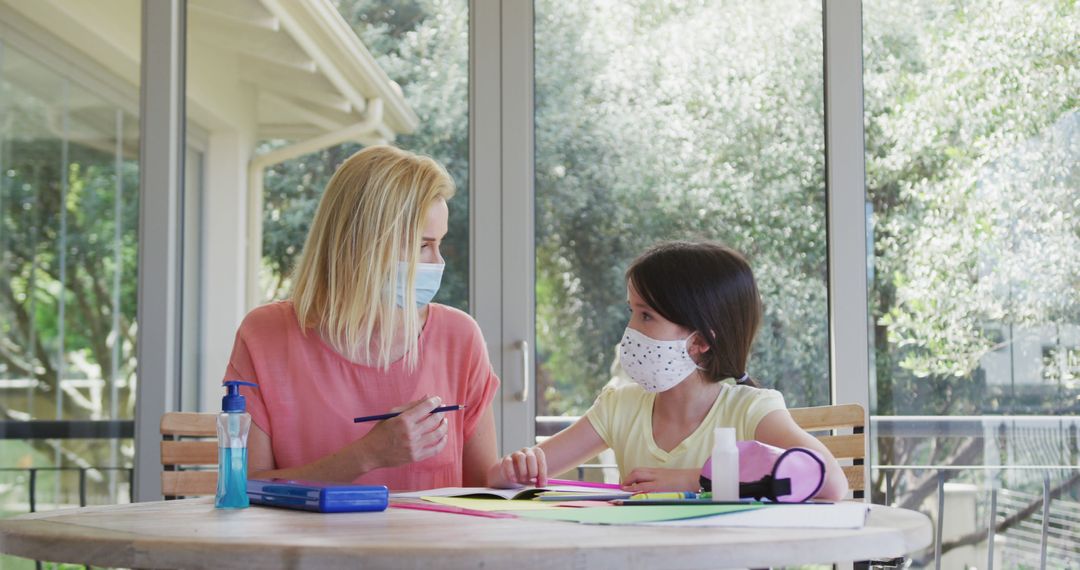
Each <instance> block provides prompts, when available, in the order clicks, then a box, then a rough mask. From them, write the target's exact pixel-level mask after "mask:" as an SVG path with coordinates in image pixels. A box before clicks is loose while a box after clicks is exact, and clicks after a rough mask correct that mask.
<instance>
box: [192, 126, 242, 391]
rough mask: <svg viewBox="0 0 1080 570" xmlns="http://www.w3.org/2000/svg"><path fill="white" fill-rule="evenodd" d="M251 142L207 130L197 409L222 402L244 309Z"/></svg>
mask: <svg viewBox="0 0 1080 570" xmlns="http://www.w3.org/2000/svg"><path fill="white" fill-rule="evenodd" d="M253 148H254V141H253V140H252V137H251V136H250V135H249V134H246V133H240V132H235V131H218V132H212V133H210V137H209V140H208V145H207V151H206V155H205V169H206V175H205V183H206V187H205V189H204V191H203V244H204V246H203V272H202V276H203V279H202V287H203V312H202V315H201V318H202V323H203V336H202V341H201V347H200V348H201V350H202V353H203V358H202V361H201V367H202V369H201V370H200V371H199V378H201V379H202V382H203V383H204V384H203V390H202V401H201V403H200V406H201V410H202V411H205V412H212V411H216V410H218V409H219V408H220V406H221V395H222V390H221V381H222V380H224V374H225V366H226V365H227V364H228V361H229V355H230V354H231V352H232V345H233V339H234V337H235V335H236V329H237V327H239V326H240V321H242V320H243V318H244V314H245V313H246V309H247V305H246V297H245V295H246V291H247V272H246V271H245V269H246V263H247V242H248V236H247V232H246V230H247V224H245V223H244V221H245V220H246V219H247V216H248V196H247V188H248V184H247V176H248V174H247V170H248V168H247V165H248V161H249V160H250V159H251V153H252V149H253Z"/></svg>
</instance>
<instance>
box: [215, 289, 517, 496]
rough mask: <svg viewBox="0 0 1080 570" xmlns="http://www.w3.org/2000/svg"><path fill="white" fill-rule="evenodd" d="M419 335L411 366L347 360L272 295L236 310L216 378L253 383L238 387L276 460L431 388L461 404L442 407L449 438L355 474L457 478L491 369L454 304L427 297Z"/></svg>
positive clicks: (305, 452)
mask: <svg viewBox="0 0 1080 570" xmlns="http://www.w3.org/2000/svg"><path fill="white" fill-rule="evenodd" d="M305 333H306V334H305ZM418 343H419V352H418V353H419V360H418V362H417V366H416V370H414V371H412V372H409V371H408V369H407V366H406V364H405V359H404V358H402V359H400V360H398V361H397V362H394V363H393V364H391V365H390V367H389V369H388V370H382V369H380V368H378V367H368V366H362V365H359V364H355V363H353V362H350V361H349V360H347V359H346V358H344V357H342V356H341V355H340V354H338V353H337V352H336V351H335V350H334V349H333V348H331V347H330V345H328V344H327V343H326V342H325V341H323V340H322V338H321V337H320V336H319V335H318V334H317V333H316V332H315V331H312V330H307V331H303V330H301V327H300V324H299V321H298V319H297V317H296V312H295V310H294V308H293V305H292V303H291V302H290V301H279V302H276V303H271V304H268V305H263V306H261V307H258V308H256V309H254V310H253V311H251V312H250V313H248V315H247V316H246V317H245V318H244V322H243V323H242V324H241V325H240V330H239V331H237V333H236V342H235V344H234V345H233V352H232V357H231V358H230V359H229V366H228V369H227V371H226V373H225V379H226V380H247V381H249V382H255V383H256V384H258V385H259V389H258V390H256V389H253V388H249V387H246V386H244V387H242V393H243V395H244V396H245V397H246V398H247V410H248V412H249V413H250V414H251V419H252V421H253V422H254V423H255V425H257V426H259V427H260V428H262V430H263V431H264V432H266V433H267V434H268V435H269V436H270V439H271V445H272V448H273V452H274V464H275V466H276V468H277V469H285V468H290V467H297V466H300V465H304V464H307V463H310V462H312V461H315V460H317V459H320V458H322V457H324V456H326V455H329V454H331V453H334V452H336V451H338V450H339V449H341V448H342V447H344V446H345V445H347V444H349V443H350V442H352V441H354V440H356V439H358V438H360V437H363V436H364V435H365V434H367V433H368V432H369V431H371V429H372V428H373V427H374V426H375V422H366V423H359V424H356V423H353V421H352V420H353V418H354V417H358V416H367V415H375V414H381V413H384V412H388V411H390V410H391V408H394V407H397V406H400V405H402V404H405V403H408V402H411V401H413V400H417V399H419V398H421V397H423V396H424V395H425V394H429V395H432V396H440V397H441V398H442V401H443V405H450V404H468V408H466V409H465V410H462V411H458V412H449V413H446V414H445V416H446V419H447V420H448V421H449V428H450V429H449V435H448V437H449V441H448V442H447V445H446V447H444V448H443V450H442V451H440V452H439V453H438V454H437V455H435V456H433V457H429V458H427V459H425V460H423V461H419V462H416V463H411V464H406V465H402V466H399V467H389V468H383V469H376V470H374V471H371V472H369V473H365V474H364V475H362V476H360V477H359V478H357V479H356V480H355V483H359V484H379V485H386V486H388V487H390V489H391V490H419V489H431V488H435V487H460V486H461V485H462V450H463V448H464V445H465V442H466V441H468V440H469V438H470V437H472V435H473V433H474V432H475V431H476V428H477V425H478V423H479V421H480V418H481V417H482V416H483V414H484V412H485V411H486V410H487V409H488V406H490V405H491V401H492V400H493V399H494V397H495V392H496V390H497V389H498V387H499V378H498V377H497V376H496V375H495V372H494V371H493V370H492V367H491V362H490V361H489V359H488V354H487V348H486V347H485V345H484V339H483V336H481V334H480V327H479V326H477V324H476V322H475V321H474V320H473V319H472V317H470V316H469V315H468V314H466V313H464V312H462V311H459V310H457V309H454V308H451V307H447V306H445V305H437V304H434V303H433V304H431V305H429V311H428V318H427V323H426V324H425V325H424V328H423V330H422V331H421V333H420V337H419V339H418Z"/></svg>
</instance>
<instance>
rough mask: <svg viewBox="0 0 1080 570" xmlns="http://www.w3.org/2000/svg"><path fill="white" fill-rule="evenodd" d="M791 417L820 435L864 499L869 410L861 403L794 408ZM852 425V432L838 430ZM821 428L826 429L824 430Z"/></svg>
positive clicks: (854, 492)
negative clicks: (846, 432)
mask: <svg viewBox="0 0 1080 570" xmlns="http://www.w3.org/2000/svg"><path fill="white" fill-rule="evenodd" d="M788 411H789V412H791V417H792V418H793V419H794V420H795V423H796V424H798V425H799V427H801V428H803V429H804V430H806V431H808V432H810V433H811V434H814V435H816V436H817V438H818V439H819V440H821V442H822V443H824V444H825V447H827V448H828V449H829V451H830V452H832V454H833V457H836V459H837V460H838V461H840V462H841V465H844V463H846V462H847V461H850V462H851V465H846V466H844V467H843V469H844V475H845V476H846V477H847V480H848V488H849V489H850V490H851V492H852V496H853V497H854V498H856V499H862V498H863V496H864V493H865V492H866V481H865V480H864V477H863V469H864V467H863V462H864V460H865V459H866V410H865V409H864V408H863V407H862V406H860V405H859V404H841V405H838V406H819V407H816V408H791V409H790V410H788ZM847 429H851V430H852V432H853V433H851V434H840V435H835V434H834V430H847ZM820 432H825V433H824V434H821V433H820Z"/></svg>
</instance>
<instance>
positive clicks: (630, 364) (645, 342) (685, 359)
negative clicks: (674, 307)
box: [619, 327, 698, 392]
mask: <svg viewBox="0 0 1080 570" xmlns="http://www.w3.org/2000/svg"><path fill="white" fill-rule="evenodd" d="M692 336H694V335H693V334H691V335H690V336H688V337H686V338H684V339H680V340H656V339H654V338H650V337H647V336H645V335H644V334H642V333H640V332H638V331H636V330H634V329H632V328H629V327H627V329H626V332H625V333H623V338H622V342H620V343H619V364H620V365H622V368H623V370H625V371H626V375H627V376H629V377H630V379H631V380H633V381H634V382H637V383H638V384H640V385H641V387H642V388H644V389H645V391H647V392H663V391H665V390H670V389H672V388H674V387H675V386H676V385H678V384H679V382H682V381H683V380H685V379H686V378H687V377H688V376H690V373H692V372H693V371H694V370H697V368H698V365H697V363H696V362H694V359H693V358H691V357H690V351H689V350H688V348H687V346H688V345H689V344H690V337H692Z"/></svg>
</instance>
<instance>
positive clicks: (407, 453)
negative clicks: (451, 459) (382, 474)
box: [353, 396, 448, 470]
mask: <svg viewBox="0 0 1080 570" xmlns="http://www.w3.org/2000/svg"><path fill="white" fill-rule="evenodd" d="M440 403H442V398H439V397H438V396H435V397H433V398H424V399H421V400H416V401H415V402H409V403H408V404H405V405H404V406H401V407H399V408H395V409H394V410H392V411H395V412H396V411H401V415H398V416H395V417H393V418H390V419H388V420H383V421H381V422H379V423H377V424H375V427H374V428H372V430H371V431H370V432H368V434H367V435H365V436H364V437H362V438H360V439H358V440H356V442H355V443H354V444H353V445H354V446H356V448H357V453H358V454H360V457H359V458H360V460H361V461H363V462H364V463H367V464H368V465H371V466H372V467H371V469H377V468H380V467H397V466H398V465H405V464H406V463H413V462H415V461H420V460H423V459H427V458H428V457H431V456H433V455H435V454H437V453H439V452H440V451H442V449H443V447H446V442H447V439H448V438H447V437H446V432H447V430H448V427H447V422H446V417H445V416H444V415H443V414H433V413H431V410H434V409H435V408H437V407H439V404H440ZM367 470H370V469H367Z"/></svg>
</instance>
